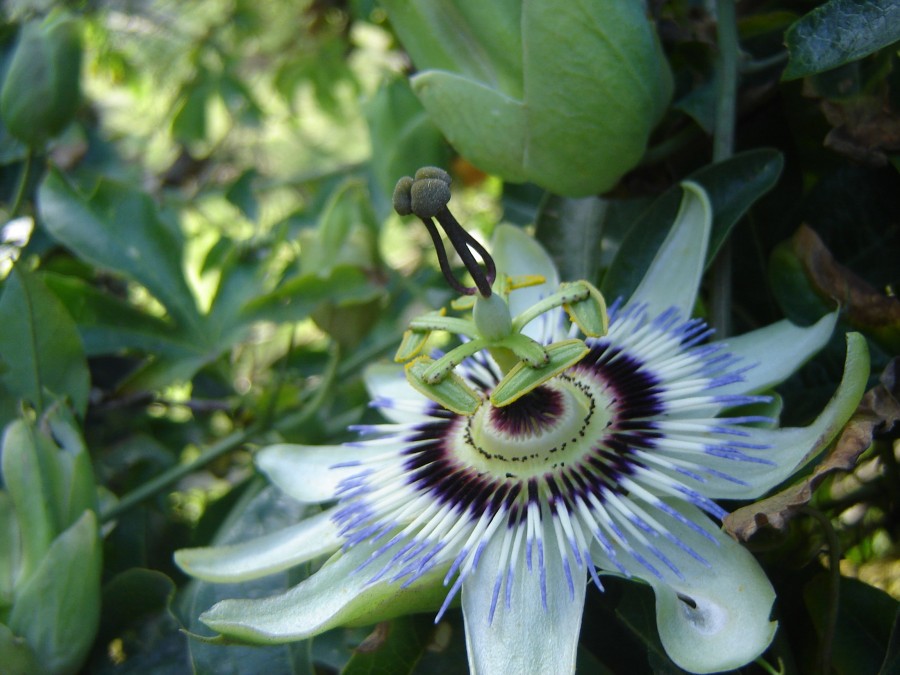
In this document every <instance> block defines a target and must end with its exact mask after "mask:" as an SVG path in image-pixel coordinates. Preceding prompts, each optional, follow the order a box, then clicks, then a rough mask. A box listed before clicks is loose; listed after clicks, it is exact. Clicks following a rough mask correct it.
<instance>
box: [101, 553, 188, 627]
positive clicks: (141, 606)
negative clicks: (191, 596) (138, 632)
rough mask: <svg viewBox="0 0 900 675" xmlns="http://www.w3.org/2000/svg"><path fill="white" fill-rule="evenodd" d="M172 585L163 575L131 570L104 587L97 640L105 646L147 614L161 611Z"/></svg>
mask: <svg viewBox="0 0 900 675" xmlns="http://www.w3.org/2000/svg"><path fill="white" fill-rule="evenodd" d="M174 593H175V583H174V582H173V581H172V580H171V579H170V578H169V577H167V576H166V575H165V574H163V573H162V572H158V571H156V570H149V569H144V568H139V567H133V568H131V569H128V570H126V571H124V572H122V573H121V574H118V575H116V576H115V577H113V578H112V579H110V580H109V581H108V582H107V583H106V584H104V585H103V591H102V594H103V595H102V597H103V603H102V606H103V614H102V616H101V618H100V628H99V630H98V631H97V638H98V640H99V641H101V642H102V643H104V644H105V643H107V642H109V641H110V640H112V639H113V638H115V637H116V636H117V635H120V634H121V633H122V631H123V630H124V629H126V628H128V627H132V626H133V625H134V624H136V623H137V621H138V620H139V619H140V618H141V617H143V616H146V615H149V614H152V613H154V612H157V611H160V610H163V609H165V608H166V606H167V605H168V603H169V601H170V600H171V598H172V596H173V595H174Z"/></svg>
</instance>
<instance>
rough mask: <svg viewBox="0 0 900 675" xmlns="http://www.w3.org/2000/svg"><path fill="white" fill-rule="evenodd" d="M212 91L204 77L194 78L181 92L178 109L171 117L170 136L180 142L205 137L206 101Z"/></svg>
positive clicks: (188, 141)
mask: <svg viewBox="0 0 900 675" xmlns="http://www.w3.org/2000/svg"><path fill="white" fill-rule="evenodd" d="M211 93H212V89H211V87H210V86H209V83H208V82H206V80H205V79H199V81H197V80H195V81H193V82H190V83H189V84H188V85H186V86H185V87H184V88H183V89H182V92H181V99H180V100H179V102H178V109H177V111H176V112H175V117H174V118H172V136H173V137H174V138H175V140H177V141H181V142H182V143H192V142H194V141H202V140H204V139H205V138H206V101H207V99H208V98H209V96H210V94H211Z"/></svg>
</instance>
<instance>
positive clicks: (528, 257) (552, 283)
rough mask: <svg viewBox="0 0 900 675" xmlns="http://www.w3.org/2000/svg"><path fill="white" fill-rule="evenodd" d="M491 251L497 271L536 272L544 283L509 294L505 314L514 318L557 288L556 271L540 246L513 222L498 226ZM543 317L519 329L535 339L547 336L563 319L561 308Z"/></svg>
mask: <svg viewBox="0 0 900 675" xmlns="http://www.w3.org/2000/svg"><path fill="white" fill-rule="evenodd" d="M491 251H492V255H493V257H494V262H495V263H496V264H497V274H498V275H500V274H506V275H508V276H524V275H528V274H536V275H540V276H542V277H544V279H545V282H544V283H543V284H540V285H538V286H529V287H528V288H522V289H519V290H516V291H513V292H512V293H510V296H509V313H510V314H511V315H512V316H513V317H515V316H516V315H518V314H521V313H522V312H523V311H525V310H526V309H528V308H529V307H531V306H532V305H533V304H535V303H536V302H537V301H538V300H540V299H541V298H545V297H547V296H548V295H550V294H551V293H555V292H556V291H557V290H558V288H559V273H558V272H557V271H556V266H555V265H554V264H553V261H552V260H551V259H550V256H549V255H547V252H546V251H545V250H544V248H543V247H542V246H541V245H540V244H539V243H538V242H537V241H535V239H534V238H533V237H530V236H528V235H527V234H526V233H525V232H524V231H523V230H522V229H520V228H518V227H514V226H513V225H498V226H497V227H496V228H495V229H494V236H493V239H492V240H491ZM543 316H544V317H546V319H542V318H540V317H539V318H538V319H537V320H535V321H532V322H531V323H529V324H528V325H527V326H526V327H525V329H524V330H523V331H522V332H523V333H524V334H525V335H527V336H528V337H530V338H533V339H535V340H541V339H542V338H544V337H545V335H546V336H548V337H549V336H551V335H552V334H553V331H556V330H557V329H558V327H559V324H560V322H561V321H562V319H563V313H562V310H558V311H553V312H547V313H546V314H544V315H543ZM548 322H549V323H548Z"/></svg>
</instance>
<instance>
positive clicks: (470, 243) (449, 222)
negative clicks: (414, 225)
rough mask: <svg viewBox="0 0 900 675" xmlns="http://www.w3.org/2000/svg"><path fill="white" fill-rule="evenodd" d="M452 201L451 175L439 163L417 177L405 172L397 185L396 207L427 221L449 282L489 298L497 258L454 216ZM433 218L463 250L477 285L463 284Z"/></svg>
mask: <svg viewBox="0 0 900 675" xmlns="http://www.w3.org/2000/svg"><path fill="white" fill-rule="evenodd" d="M449 202H450V175H449V174H448V173H447V172H446V171H444V170H443V169H439V168H437V167H433V166H427V167H423V168H421V169H419V170H418V171H416V175H415V178H410V177H409V176H404V177H403V178H401V179H400V180H399V181H397V186H396V187H395V188H394V195H393V204H394V210H395V211H396V212H397V213H399V214H400V215H401V216H407V215H410V214H414V215H416V216H418V217H419V219H420V220H421V221H422V222H423V223H424V224H425V227H426V229H427V230H428V234H429V235H431V240H432V242H434V248H435V250H436V251H437V256H438V263H439V264H440V267H441V272H442V273H443V275H444V278H445V279H446V280H447V283H448V284H450V286H452V287H453V288H454V289H455V290H456V291H457V292H458V293H461V294H463V295H474V294H475V292H476V291H477V292H478V293H480V294H481V295H482V296H483V297H485V298H488V297H490V296H491V284H493V283H494V279H496V277H497V269H496V266H495V265H494V260H493V258H491V256H490V254H489V253H488V252H487V250H485V248H484V247H483V246H482V245H481V244H480V243H479V242H478V240H477V239H475V238H474V237H473V236H472V235H470V234H469V233H468V232H466V231H465V229H464V228H463V226H462V225H460V224H459V222H458V221H457V220H456V218H454V217H453V214H452V213H450V210H449V209H448V208H447V204H448V203H449ZM432 218H437V221H438V223H440V225H441V227H442V228H443V230H444V233H445V234H446V235H447V239H449V240H450V244H451V245H452V246H453V248H454V250H455V251H456V252H457V253H458V254H459V257H460V258H461V259H462V262H463V265H465V266H466V269H467V270H468V271H469V274H471V275H472V279H473V280H474V281H475V287H471V286H465V285H463V284H462V283H461V282H460V281H459V279H457V278H456V276H455V275H454V274H453V271H452V270H451V269H450V262H449V260H448V259H447V252H446V250H445V249H444V244H443V242H442V241H441V235H440V233H439V232H438V231H437V228H436V227H435V225H434V222H433V221H432ZM473 250H474V251H475V252H476V253H477V254H478V255H479V257H480V258H481V260H482V262H483V264H484V269H482V267H481V265H479V264H478V262H477V261H476V260H475V257H474V256H473V255H472V251H473Z"/></svg>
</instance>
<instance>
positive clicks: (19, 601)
mask: <svg viewBox="0 0 900 675" xmlns="http://www.w3.org/2000/svg"><path fill="white" fill-rule="evenodd" d="M101 567H102V559H101V551H100V539H99V536H98V531H97V519H96V517H95V516H94V513H93V512H92V511H85V512H84V514H83V515H82V516H81V518H79V519H78V521H77V522H76V523H75V524H74V525H72V526H71V527H70V528H69V529H67V530H66V531H65V532H63V533H62V534H61V535H60V536H59V537H57V538H56V539H55V540H54V541H53V544H52V545H51V546H50V549H49V550H48V551H47V555H46V556H45V557H44V559H43V560H42V561H41V564H40V566H39V567H38V568H37V570H35V572H34V574H33V575H32V576H31V577H29V579H28V580H27V581H26V582H25V583H24V584H23V585H22V587H21V588H20V589H19V592H18V593H17V594H16V604H15V605H14V606H13V609H12V612H11V613H10V615H9V627H10V629H11V630H12V631H13V632H14V633H16V634H17V635H21V636H22V637H24V638H25V640H26V641H27V642H28V644H29V645H30V646H31V648H32V649H33V650H34V651H35V653H36V654H37V655H38V658H39V659H40V662H41V669H40V672H42V673H48V674H49V675H56V674H57V673H58V674H60V675H62V674H64V673H73V672H77V671H78V669H79V667H80V665H81V664H82V662H83V661H84V659H85V657H86V656H87V654H88V652H89V651H90V648H91V645H92V644H93V642H94V634H95V633H96V631H97V625H98V622H99V620H100V570H101Z"/></svg>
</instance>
